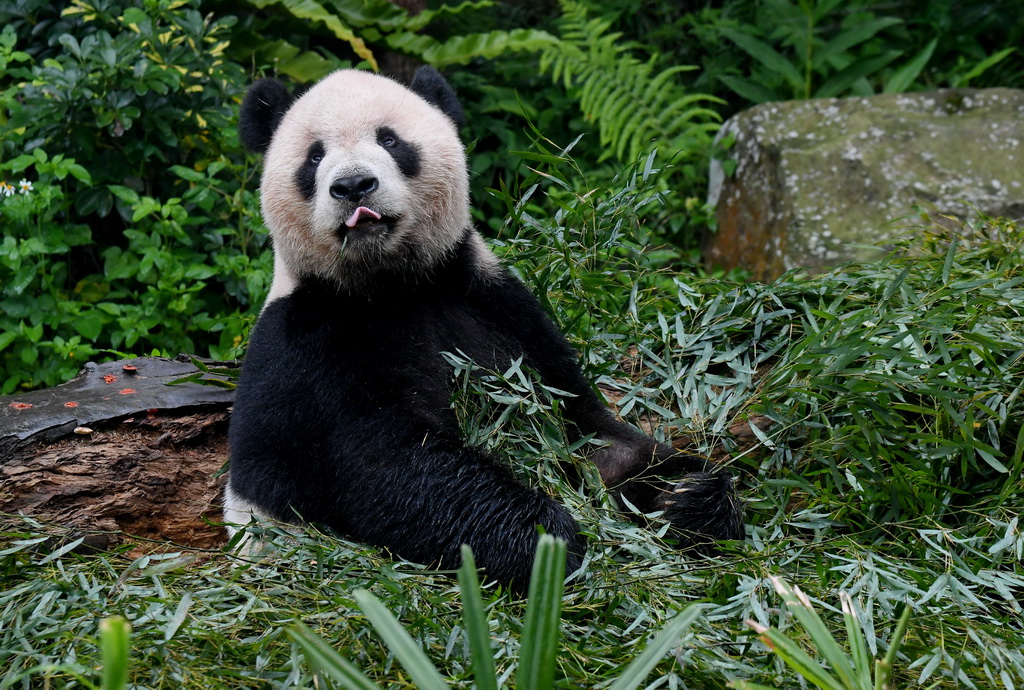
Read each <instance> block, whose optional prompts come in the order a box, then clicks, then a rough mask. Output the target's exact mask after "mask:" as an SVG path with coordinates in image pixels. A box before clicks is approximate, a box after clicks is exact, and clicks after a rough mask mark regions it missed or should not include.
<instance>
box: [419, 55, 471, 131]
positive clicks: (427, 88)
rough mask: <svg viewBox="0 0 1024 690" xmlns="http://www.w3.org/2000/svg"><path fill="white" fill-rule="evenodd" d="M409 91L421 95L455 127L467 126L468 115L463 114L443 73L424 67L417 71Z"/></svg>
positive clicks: (428, 66)
mask: <svg viewBox="0 0 1024 690" xmlns="http://www.w3.org/2000/svg"><path fill="white" fill-rule="evenodd" d="M409 90H410V91H412V92H413V93H417V94H419V95H420V97H421V98H423V100H425V101H426V102H427V103H429V104H431V105H432V106H435V107H436V108H438V109H439V110H440V111H441V112H442V113H444V114H445V115H447V116H448V119H449V120H451V121H452V122H454V123H455V126H456V127H458V128H460V129H461V128H462V127H463V126H464V125H465V124H466V115H465V114H464V113H463V112H462V106H461V105H459V99H458V98H457V97H456V95H455V90H454V89H452V87H451V86H450V85H449V84H448V82H447V81H445V79H444V77H442V76H441V73H440V72H438V71H437V70H436V69H434V68H433V67H431V66H430V65H424V66H423V67H420V68H419V69H418V70H416V74H414V75H413V77H412V82H411V83H410V84H409Z"/></svg>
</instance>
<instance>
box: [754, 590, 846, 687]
mask: <svg viewBox="0 0 1024 690" xmlns="http://www.w3.org/2000/svg"><path fill="white" fill-rule="evenodd" d="M771 580H772V584H773V585H774V586H775V591H776V592H778V593H779V596H781V597H782V600H783V601H785V602H786V606H787V607H789V612H790V613H792V614H793V617H794V618H796V619H797V621H799V623H800V625H802V626H803V627H804V630H806V631H807V634H808V635H810V637H811V640H812V641H813V642H814V644H815V646H816V647H817V648H818V651H819V652H820V653H821V655H822V656H823V657H824V658H825V661H827V662H828V665H829V666H830V667H831V668H832V671H833V672H834V673H835V674H836V675H838V676H839V678H840V681H841V683H842V687H844V688H848V689H849V690H853V689H854V688H856V687H857V683H856V681H855V680H854V674H853V667H852V666H851V664H850V659H849V657H847V656H846V654H845V653H844V652H843V649H842V647H840V646H839V644H838V643H837V642H836V641H835V638H834V637H832V633H831V632H829V629H828V627H827V626H826V625H825V621H823V620H821V617H820V616H819V615H818V613H817V611H815V610H814V607H813V606H811V601H810V600H809V599H808V598H807V595H805V594H804V593H803V592H801V591H800V589H799V588H798V587H790V586H789V585H788V584H787V583H786V582H785V581H784V580H783V579H782V578H780V577H772V578H771Z"/></svg>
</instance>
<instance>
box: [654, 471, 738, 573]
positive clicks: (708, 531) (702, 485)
mask: <svg viewBox="0 0 1024 690" xmlns="http://www.w3.org/2000/svg"><path fill="white" fill-rule="evenodd" d="M659 504H660V506H661V507H662V509H663V510H664V518H665V519H666V520H668V522H669V523H670V524H671V525H672V532H671V534H672V536H673V537H674V538H675V540H676V541H677V542H678V545H679V547H680V548H682V549H695V550H697V551H699V552H704V553H708V552H711V551H713V550H714V544H715V543H716V542H719V541H724V540H738V539H742V538H743V534H744V530H743V511H742V509H741V505H740V500H739V498H738V497H737V496H736V490H735V489H734V488H733V480H732V477H730V476H729V475H727V474H723V473H711V472H691V473H690V474H687V475H685V476H683V477H682V479H680V480H678V481H677V483H676V484H675V485H674V486H673V487H672V488H671V489H669V490H667V491H665V492H663V493H662V494H661V496H660V499H659Z"/></svg>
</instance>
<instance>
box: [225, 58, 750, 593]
mask: <svg viewBox="0 0 1024 690" xmlns="http://www.w3.org/2000/svg"><path fill="white" fill-rule="evenodd" d="M463 119H464V118H463V113H462V109H461V107H460V106H459V104H458V101H457V100H456V98H455V94H454V92H453V91H452V89H451V88H450V86H449V85H448V83H447V82H446V81H445V80H444V79H443V77H441V75H440V74H438V73H437V71H435V70H434V69H432V68H429V67H424V68H421V69H420V70H419V71H418V72H417V73H416V75H415V77H414V79H413V81H412V83H411V84H410V85H409V87H408V88H406V87H404V86H401V85H400V84H398V83H397V82H395V81H392V80H391V79H388V78H386V77H382V76H378V75H375V74H372V73H369V72H361V71H356V70H342V71H339V72H335V73H333V74H331V75H329V76H328V77H326V78H325V79H323V80H322V81H320V82H319V83H318V84H317V85H315V86H314V87H312V88H311V89H310V90H308V91H307V92H305V93H304V94H303V95H302V96H301V97H299V98H293V97H292V96H291V95H290V94H289V93H288V91H287V89H286V88H285V86H284V85H283V84H281V83H280V82H278V81H276V80H272V79H264V80H260V81H257V82H256V83H255V84H254V85H253V86H252V87H251V88H250V90H249V92H248V94H247V95H246V97H245V99H244V101H243V104H242V108H241V113H240V117H239V134H240V139H241V141H242V143H243V144H244V145H245V146H247V147H248V148H250V149H252V150H253V151H256V152H259V153H263V154H264V163H263V178H262V182H261V194H262V199H261V203H262V210H263V216H264V220H265V222H266V225H267V227H268V228H269V229H270V233H271V237H272V243H273V248H274V278H273V283H272V285H271V289H270V293H269V295H268V297H267V302H266V305H265V306H264V308H263V311H262V312H261V314H260V317H259V319H258V321H257V323H256V326H255V327H254V329H253V331H252V335H251V340H250V343H249V349H248V353H247V355H246V358H245V361H244V364H243V366H242V373H241V377H240V380H239V385H238V390H237V397H236V400H235V405H234V411H233V414H232V418H231V427H230V444H231V461H230V475H229V480H228V486H227V489H226V494H225V504H224V505H225V519H226V520H227V521H228V522H229V523H240V524H244V523H246V522H248V521H249V520H250V519H251V516H252V515H254V514H255V515H259V516H264V517H269V518H272V519H277V520H282V521H288V522H297V521H300V520H303V521H307V522H318V523H323V524H326V525H328V526H330V527H331V528H333V529H335V530H337V531H338V532H339V533H341V534H344V535H346V536H348V537H350V538H352V539H356V540H358V541H362V542H367V543H370V544H375V545H377V546H380V547H384V548H386V549H387V550H389V551H391V552H393V553H395V554H398V555H399V556H401V557H403V558H406V559H408V560H412V561H415V562H420V563H425V564H431V565H434V566H437V567H440V568H445V569H450V568H456V567H458V565H459V564H460V562H461V555H460V547H461V545H462V544H469V546H470V547H471V548H472V549H473V553H474V554H475V556H476V561H477V563H478V564H479V565H480V566H481V567H482V568H483V569H484V570H485V572H486V573H487V574H488V575H489V576H490V577H491V578H494V579H495V580H497V581H499V582H502V583H504V584H506V585H509V586H512V587H514V588H516V589H522V588H523V587H525V585H526V584H527V583H528V580H529V574H530V570H531V566H532V563H533V556H534V551H535V549H536V545H537V542H538V538H539V537H538V532H539V529H543V530H544V531H545V532H547V533H549V534H553V535H556V536H558V537H561V538H562V539H564V540H565V541H566V542H567V543H568V562H567V569H568V572H572V571H574V570H576V569H577V568H578V567H579V566H580V565H581V563H582V558H583V553H584V549H585V543H584V539H583V537H582V535H581V534H580V533H579V528H578V526H577V524H576V522H575V521H574V520H573V518H572V517H571V516H570V515H569V513H568V511H566V509H565V508H564V507H562V506H561V505H560V504H558V503H557V502H555V501H554V500H552V499H551V498H550V497H549V496H547V495H546V494H544V493H543V492H541V491H538V490H536V489H533V488H530V487H528V486H525V485H524V484H522V483H521V482H520V481H518V480H517V479H516V478H515V477H514V476H513V475H512V472H511V471H510V469H509V468H508V467H507V466H506V465H504V464H502V462H500V461H499V460H498V459H496V458H494V457H491V456H490V455H488V454H487V453H485V452H484V451H482V450H480V449H477V448H473V447H467V446H466V444H465V442H464V439H463V438H462V437H461V433H460V429H459V425H458V422H457V420H456V415H455V412H454V410H453V409H452V406H451V398H452V392H453V385H454V377H453V372H452V368H451V365H450V364H448V363H446V361H445V359H444V358H443V356H442V354H441V353H443V352H456V351H461V352H462V353H465V354H466V355H468V356H469V357H470V358H471V359H472V360H473V362H474V363H475V365H476V366H477V367H479V368H481V369H484V370H491V371H493V370H504V369H506V368H507V367H508V365H509V363H510V362H511V361H512V360H515V359H517V358H519V357H522V358H523V361H524V363H525V364H526V365H527V366H529V367H530V368H532V369H534V370H535V371H536V372H537V373H538V374H539V375H540V376H541V377H542V379H543V381H544V383H545V384H547V385H548V386H550V387H553V388H557V389H561V390H563V391H567V392H568V393H570V394H571V395H572V397H567V398H565V399H564V400H563V401H562V409H563V415H564V417H565V419H566V422H567V429H568V431H567V433H568V434H569V435H570V437H571V438H570V440H578V439H579V438H582V437H583V436H586V435H590V434H593V435H594V436H595V437H596V438H598V439H600V440H601V441H603V442H605V443H604V445H602V446H601V447H599V448H597V449H596V450H595V451H594V452H592V454H591V460H592V461H593V462H594V463H595V464H596V466H597V468H598V470H599V472H600V475H601V478H602V481H603V482H604V483H605V485H606V486H607V487H608V488H609V489H610V490H611V491H612V492H613V494H614V495H616V496H617V497H621V498H624V499H626V500H628V501H629V502H630V503H631V504H632V505H634V506H636V507H637V508H638V509H639V510H640V511H642V512H644V513H649V512H653V511H659V510H663V511H664V515H665V517H666V518H667V519H668V520H669V521H670V522H671V523H672V526H673V528H674V531H675V533H676V536H677V537H678V538H679V539H680V542H681V543H682V544H684V545H706V544H709V543H711V542H712V541H713V540H718V539H736V538H740V537H741V535H742V523H741V520H740V511H739V508H738V504H737V501H736V499H735V495H734V492H733V488H732V481H731V479H730V478H729V477H728V476H725V475H722V474H718V473H715V472H714V471H713V470H712V468H709V467H707V466H706V461H705V460H704V459H702V458H697V457H693V456H689V455H684V454H679V453H677V452H676V451H675V450H674V449H673V448H671V447H670V446H666V445H663V444H659V443H656V442H655V441H654V440H653V439H651V438H648V437H647V436H645V435H643V434H641V433H640V432H638V431H637V430H635V429H634V428H632V427H630V426H628V425H626V424H624V423H623V422H621V421H619V420H617V419H616V418H615V417H614V416H613V415H612V413H611V412H610V411H609V409H608V408H607V407H606V406H605V405H604V404H603V403H602V401H601V400H600V399H599V398H598V396H597V395H596V393H595V392H594V389H593V388H592V386H591V385H590V384H589V383H588V381H587V380H586V379H585V378H584V377H583V375H582V373H581V371H580V368H579V365H578V363H577V357H576V354H575V353H574V352H573V350H572V349H571V348H570V347H569V345H568V343H567V342H566V340H565V338H564V337H563V336H562V334H561V333H560V332H559V330H558V328H557V327H556V326H555V324H554V323H553V322H552V321H551V320H550V319H549V318H548V317H547V316H546V315H545V314H544V312H543V310H542V309H541V307H540V304H539V303H538V301H537V299H536V298H535V297H534V296H533V294H531V293H530V292H529V291H528V290H527V289H526V288H525V287H524V286H523V285H522V284H521V283H520V282H519V281H518V280H517V279H516V278H514V277H513V276H512V275H511V274H510V273H508V272H507V271H506V270H505V269H504V268H503V267H502V266H501V265H500V264H499V262H498V260H497V259H496V257H495V256H494V255H493V254H492V253H491V251H490V250H489V249H488V248H487V247H486V245H485V244H484V242H483V240H482V239H481V237H480V236H479V235H478V234H477V232H476V231H475V230H474V229H473V227H472V224H471V221H470V207H469V193H468V172H467V168H466V156H465V151H464V149H463V146H462V144H461V142H460V140H459V135H458V130H459V127H461V126H462V125H463ZM656 475H665V476H673V477H676V478H677V479H676V480H675V482H672V481H665V480H661V479H658V477H657V476H656Z"/></svg>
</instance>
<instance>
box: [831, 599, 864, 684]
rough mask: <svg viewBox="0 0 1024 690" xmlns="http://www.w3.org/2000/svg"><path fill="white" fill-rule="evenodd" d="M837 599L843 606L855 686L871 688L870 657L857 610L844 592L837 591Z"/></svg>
mask: <svg viewBox="0 0 1024 690" xmlns="http://www.w3.org/2000/svg"><path fill="white" fill-rule="evenodd" d="M839 601H840V603H841V604H842V607H843V620H844V622H845V623H846V639H847V640H848V641H849V643H850V656H851V657H853V668H854V675H855V676H856V678H857V684H858V685H857V687H859V688H861V690H871V657H870V656H869V655H868V648H867V645H866V644H865V643H864V633H863V631H862V630H861V623H860V620H859V619H858V618H857V610H856V609H854V608H853V601H852V600H851V599H850V595H849V594H847V593H846V592H840V593H839Z"/></svg>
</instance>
